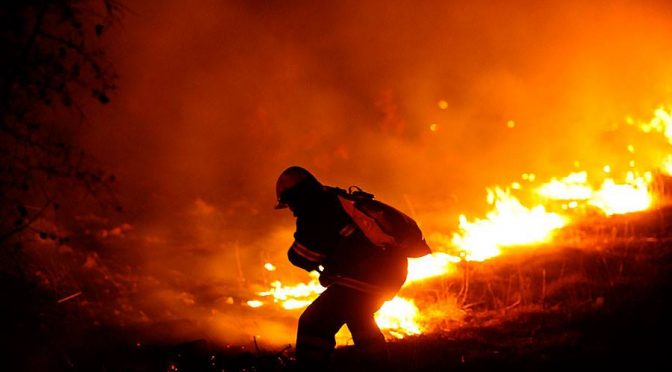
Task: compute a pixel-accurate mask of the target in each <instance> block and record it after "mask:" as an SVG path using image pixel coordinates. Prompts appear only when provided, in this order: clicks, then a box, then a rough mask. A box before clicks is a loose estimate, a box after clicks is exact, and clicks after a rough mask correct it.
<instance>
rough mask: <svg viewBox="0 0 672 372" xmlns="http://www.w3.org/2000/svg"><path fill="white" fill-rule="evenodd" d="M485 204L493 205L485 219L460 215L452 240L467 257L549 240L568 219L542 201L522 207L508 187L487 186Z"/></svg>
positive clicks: (483, 257)
mask: <svg viewBox="0 0 672 372" xmlns="http://www.w3.org/2000/svg"><path fill="white" fill-rule="evenodd" d="M488 204H490V205H492V206H493V207H494V209H493V210H491V211H490V212H488V214H487V215H486V218H485V219H475V220H474V221H471V222H470V221H469V220H467V218H466V217H465V216H464V215H460V231H459V232H458V233H456V234H455V235H453V239H452V242H453V244H454V245H455V246H456V247H459V248H460V250H461V251H462V252H464V255H465V258H466V259H467V260H470V261H483V260H486V259H488V258H491V257H495V256H498V255H499V254H500V253H501V252H502V248H504V247H509V246H524V245H533V244H540V243H545V242H550V241H551V239H552V237H553V232H554V231H555V230H557V229H559V228H561V227H563V226H565V225H567V224H568V223H569V220H568V219H567V218H566V217H564V216H561V215H559V214H556V213H551V212H547V211H546V209H545V207H544V206H543V205H537V206H535V207H532V208H527V207H525V206H524V205H523V204H522V203H521V202H520V201H519V200H518V199H517V198H516V197H514V196H512V195H511V192H510V190H508V189H507V190H503V189H501V188H499V187H495V188H494V189H488Z"/></svg>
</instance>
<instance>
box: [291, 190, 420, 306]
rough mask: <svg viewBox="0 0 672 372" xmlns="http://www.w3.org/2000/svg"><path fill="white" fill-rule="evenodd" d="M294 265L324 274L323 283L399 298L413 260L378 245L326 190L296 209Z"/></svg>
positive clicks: (311, 194) (321, 280)
mask: <svg viewBox="0 0 672 372" xmlns="http://www.w3.org/2000/svg"><path fill="white" fill-rule="evenodd" d="M294 214H295V216H296V232H295V233H294V243H293V244H292V246H291V247H290V248H289V252H288V257H289V260H290V262H291V263H292V264H293V265H295V266H298V267H300V268H303V269H305V270H307V271H313V270H317V271H320V267H321V268H322V270H321V271H320V283H322V284H323V285H325V286H329V285H331V284H337V285H342V286H346V287H350V288H353V289H356V290H359V291H362V292H367V293H372V294H379V295H382V296H385V297H390V298H391V297H393V296H394V295H395V294H396V292H397V291H398V290H399V289H400V288H401V286H402V285H403V284H404V281H405V280H406V274H407V270H408V260H407V258H406V257H405V256H400V255H398V254H394V253H392V252H390V251H387V250H382V249H381V248H379V247H377V246H375V245H374V244H372V243H371V242H370V241H369V240H368V238H367V237H366V236H365V235H364V233H363V232H362V231H361V230H360V229H359V228H358V227H357V225H356V224H355V223H354V222H353V221H352V219H351V218H350V216H349V215H348V214H347V212H346V211H345V210H344V209H343V207H342V205H341V202H340V201H339V199H338V195H337V193H336V192H335V191H334V190H333V189H331V188H329V187H322V188H320V189H319V190H316V191H315V192H313V193H310V194H309V195H307V196H306V198H305V199H304V200H302V201H301V202H300V203H298V204H297V206H296V208H295V209H294Z"/></svg>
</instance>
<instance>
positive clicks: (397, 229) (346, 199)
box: [333, 186, 432, 258]
mask: <svg viewBox="0 0 672 372" xmlns="http://www.w3.org/2000/svg"><path fill="white" fill-rule="evenodd" d="M333 189H334V190H336V192H337V195H338V200H339V201H340V202H341V205H342V206H343V209H344V210H345V212H346V213H347V214H348V215H349V216H350V217H351V218H352V220H353V222H354V223H355V224H356V225H357V227H358V228H359V229H360V230H361V231H362V232H363V233H364V235H365V236H366V237H367V238H368V239H369V241H371V243H373V244H374V245H376V246H378V247H380V248H382V249H383V250H392V251H397V252H398V253H400V254H402V255H404V256H406V257H412V258H417V257H422V256H425V255H427V254H430V253H432V250H431V248H430V247H429V245H427V242H426V241H425V239H424V238H423V236H422V231H420V228H419V227H418V224H417V223H416V222H415V221H414V220H413V219H412V218H411V217H409V216H407V215H406V214H404V213H403V212H401V211H399V210H397V209H396V208H394V207H392V206H390V205H388V204H385V203H383V202H381V201H379V200H375V199H374V195H373V194H370V193H368V192H365V191H363V190H362V189H361V188H359V187H357V186H350V187H349V188H348V191H345V190H343V189H338V188H333Z"/></svg>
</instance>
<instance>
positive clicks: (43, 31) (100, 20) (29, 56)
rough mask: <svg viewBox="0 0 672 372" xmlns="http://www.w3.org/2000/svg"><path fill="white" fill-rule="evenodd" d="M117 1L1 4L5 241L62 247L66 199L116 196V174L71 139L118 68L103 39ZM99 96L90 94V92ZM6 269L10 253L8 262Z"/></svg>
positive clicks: (0, 228)
mask: <svg viewBox="0 0 672 372" xmlns="http://www.w3.org/2000/svg"><path fill="white" fill-rule="evenodd" d="M120 11H121V8H120V5H119V4H118V3H117V2H116V1H115V0H51V1H50V0H7V1H3V2H2V4H1V5H0V56H2V57H0V58H1V59H0V115H1V116H0V247H1V248H2V252H1V253H2V254H3V257H4V255H6V254H11V253H18V252H19V251H20V250H21V249H22V248H23V247H24V246H25V245H26V244H27V243H30V241H33V240H38V241H39V240H48V241H52V242H54V243H56V244H64V243H67V242H68V240H69V236H68V232H67V231H66V230H65V229H63V227H62V226H60V225H59V223H58V222H57V221H56V220H57V219H58V218H57V217H56V216H60V218H62V212H61V206H62V205H63V204H62V201H61V200H62V199H63V198H66V197H67V196H68V195H69V194H73V193H76V192H78V193H81V194H88V195H91V196H92V197H91V200H94V201H95V202H101V201H102V202H103V203H107V202H109V201H111V200H112V198H111V195H112V194H111V192H110V191H111V185H112V183H113V182H114V176H113V175H110V174H107V173H106V172H105V171H103V170H102V169H99V168H98V167H97V166H96V165H95V162H93V161H92V160H91V159H90V158H89V157H88V156H87V155H86V154H85V152H84V151H83V150H82V149H81V148H80V147H78V146H77V145H76V144H75V142H74V141H73V138H74V136H73V134H74V133H75V132H76V131H77V130H81V128H80V127H81V126H82V125H85V124H86V123H85V117H84V112H85V108H86V105H87V101H92V102H97V103H98V104H107V103H109V102H110V98H109V92H110V91H111V90H113V89H114V81H115V75H114V74H113V73H112V71H111V68H110V66H109V64H108V63H107V62H106V59H105V55H104V53H103V51H102V49H101V48H100V47H99V46H98V45H100V42H99V41H100V38H101V36H103V35H104V32H105V30H106V29H107V28H108V27H109V26H110V25H112V24H113V23H114V22H115V21H116V19H117V16H118V14H119V13H120ZM91 97H93V100H91V99H90V98H91ZM3 264H4V265H3V270H5V271H6V270H8V269H10V270H11V269H12V268H11V267H10V268H8V267H7V260H3Z"/></svg>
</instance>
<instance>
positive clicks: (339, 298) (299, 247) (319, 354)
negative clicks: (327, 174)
mask: <svg viewBox="0 0 672 372" xmlns="http://www.w3.org/2000/svg"><path fill="white" fill-rule="evenodd" d="M337 190H340V189H337V188H332V187H328V186H323V185H322V184H321V183H320V182H319V181H318V180H317V179H316V178H315V177H314V176H313V175H312V174H311V173H310V172H308V171H307V170H306V169H304V168H301V167H296V166H293V167H289V168H287V169H285V170H284V171H283V172H282V173H281V174H280V177H279V178H278V180H277V183H276V195H277V199H278V204H277V205H276V209H282V208H289V209H290V210H291V211H292V213H293V214H294V216H295V217H296V232H295V233H294V243H293V244H292V246H291V247H290V249H289V252H288V257H289V260H290V262H291V263H292V264H293V265H295V266H298V267H300V268H302V269H305V270H307V271H313V270H316V271H318V272H319V273H320V277H319V278H320V283H321V284H322V285H323V286H324V287H326V290H325V291H324V292H323V293H322V294H321V295H320V296H319V297H318V298H317V299H316V300H315V301H313V303H312V304H310V305H309V306H308V308H306V310H305V311H304V312H303V314H301V317H300V318H299V324H298V331H297V337H296V359H297V365H298V366H299V367H300V368H301V369H321V368H324V367H325V366H326V365H328V363H329V360H330V356H331V353H332V351H333V349H334V346H335V343H336V341H335V335H336V333H337V332H338V330H339V329H340V328H341V327H342V326H343V325H344V324H346V325H347V326H348V329H349V330H350V333H351V334H352V338H353V341H354V343H355V347H356V348H357V349H358V351H359V353H358V354H359V355H360V356H361V358H362V360H361V362H362V363H364V365H369V366H371V367H374V368H375V367H383V366H384V365H385V364H386V363H387V360H388V353H387V346H386V344H385V339H384V337H383V334H382V333H381V331H380V329H379V328H378V325H377V324H376V322H375V320H374V317H373V314H374V313H375V312H376V311H378V309H379V308H380V307H381V305H382V304H383V303H384V302H385V301H386V300H388V299H391V298H392V297H394V295H395V294H396V293H397V291H399V289H400V288H401V286H402V285H403V283H404V281H405V280H406V274H407V265H408V261H407V258H406V256H401V255H398V254H396V253H394V252H389V251H383V250H381V249H380V247H378V246H375V245H373V244H372V243H371V242H370V241H369V240H368V239H367V238H366V236H365V235H364V234H363V233H362V231H360V230H359V228H357V225H355V224H354V223H353V221H352V219H351V218H350V216H349V215H348V214H347V213H346V211H345V210H344V209H343V207H342V206H341V203H340V202H339V199H338V193H337ZM341 191H342V190H341Z"/></svg>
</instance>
